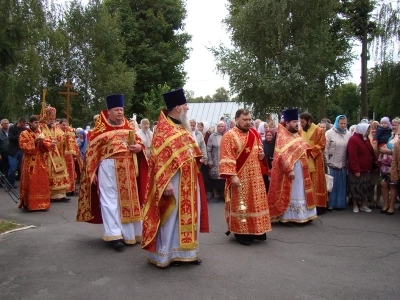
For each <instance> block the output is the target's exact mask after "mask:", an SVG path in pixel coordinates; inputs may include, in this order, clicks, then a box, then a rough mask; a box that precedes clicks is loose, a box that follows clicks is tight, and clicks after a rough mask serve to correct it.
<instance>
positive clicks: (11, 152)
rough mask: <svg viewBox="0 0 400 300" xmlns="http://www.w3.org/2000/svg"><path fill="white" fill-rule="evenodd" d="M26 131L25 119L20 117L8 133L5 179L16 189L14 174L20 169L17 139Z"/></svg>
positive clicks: (20, 153)
mask: <svg viewBox="0 0 400 300" xmlns="http://www.w3.org/2000/svg"><path fill="white" fill-rule="evenodd" d="M25 129H26V118H24V117H21V118H19V120H18V123H17V124H14V125H13V126H11V127H10V129H9V131H8V140H9V142H10V144H9V145H8V164H9V169H8V176H7V179H8V181H9V182H10V184H11V185H12V186H13V187H14V188H17V187H16V185H15V172H16V171H17V170H19V169H20V168H21V162H22V151H21V148H20V147H19V143H18V139H19V136H20V134H21V132H22V131H24V130H25Z"/></svg>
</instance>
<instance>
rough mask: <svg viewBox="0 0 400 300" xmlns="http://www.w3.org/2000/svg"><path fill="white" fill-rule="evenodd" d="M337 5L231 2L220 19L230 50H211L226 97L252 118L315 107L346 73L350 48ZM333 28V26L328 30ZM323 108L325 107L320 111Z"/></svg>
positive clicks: (233, 0)
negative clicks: (249, 108)
mask: <svg viewBox="0 0 400 300" xmlns="http://www.w3.org/2000/svg"><path fill="white" fill-rule="evenodd" d="M339 4H340V3H339V1H333V0H332V1H291V0H286V1H273V0H266V1H262V0H240V1H239V0H231V1H229V5H228V9H229V15H228V17H227V18H226V19H225V23H226V25H227V26H228V29H229V32H230V34H231V38H232V44H233V48H232V49H229V48H227V47H225V46H224V45H220V46H219V47H216V48H213V49H212V51H213V54H214V56H215V57H216V59H217V60H218V62H219V63H218V70H219V71H220V72H221V73H223V74H227V75H229V78H230V87H231V92H232V93H235V94H238V100H239V101H241V102H244V103H248V104H252V105H253V110H254V112H255V115H256V116H263V115H265V113H266V112H274V111H275V112H279V111H280V110H281V109H283V108H286V107H293V106H296V107H300V108H302V109H307V108H313V107H318V106H319V103H320V101H321V94H322V96H323V97H322V100H324V99H325V95H326V90H327V88H328V87H329V86H331V85H334V84H337V83H338V82H340V81H341V79H342V78H343V76H345V75H346V74H348V64H349V62H350V60H351V56H350V45H349V43H348V41H347V39H346V38H345V37H346V36H345V34H346V33H345V32H343V31H342V29H341V26H340V25H339V26H338V24H339V21H340V20H339V19H338V18H337V12H338V5H339ZM333 25H335V26H333ZM323 107H324V106H323Z"/></svg>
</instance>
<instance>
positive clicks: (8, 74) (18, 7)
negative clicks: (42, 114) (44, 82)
mask: <svg viewBox="0 0 400 300" xmlns="http://www.w3.org/2000/svg"><path fill="white" fill-rule="evenodd" d="M44 4H45V3H44V1H41V0H20V1H12V0H4V1H1V3H0V8H1V9H0V20H1V21H0V24H1V25H0V32H1V34H0V52H1V54H0V56H1V60H2V62H1V67H0V97H1V99H2V100H1V101H0V111H1V112H2V113H3V116H4V117H8V118H10V119H11V120H15V119H17V118H18V117H20V116H22V115H24V114H26V112H27V111H29V112H30V111H31V103H32V100H33V99H34V98H35V91H37V90H36V89H37V87H38V86H40V84H41V76H40V73H41V68H42V58H41V57H40V56H39V55H38V52H37V48H38V45H39V44H40V42H41V41H42V39H43V38H44V37H45V35H46V26H45V24H46V22H45V20H46V17H45V5H44Z"/></svg>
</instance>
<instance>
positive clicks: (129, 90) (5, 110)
mask: <svg viewBox="0 0 400 300" xmlns="http://www.w3.org/2000/svg"><path fill="white" fill-rule="evenodd" d="M185 13H186V12H185V9H184V5H183V1H178V0H167V1H161V0H160V1H142V0H135V1H128V0H124V1H123V0H121V1H119V0H118V1H114V0H106V1H102V0H90V1H89V3H88V4H87V5H85V6H84V5H83V4H82V2H81V0H73V1H72V2H68V4H66V6H61V5H59V4H57V3H56V2H52V0H18V1H17V0H4V1H1V3H0V33H1V35H0V96H1V98H2V101H1V102H0V111H1V112H2V115H3V116H4V117H8V118H9V119H11V120H15V119H17V118H18V117H19V116H21V115H25V116H29V115H30V114H33V113H36V114H37V113H39V112H40V106H41V94H42V89H44V88H45V89H47V102H48V103H49V104H51V105H52V106H54V107H56V108H57V112H58V113H57V116H59V117H62V116H63V111H64V109H65V97H64V96H61V95H59V94H58V92H59V91H61V90H65V88H64V87H63V84H65V82H66V80H67V78H70V79H71V81H72V84H73V90H74V91H76V92H78V93H79V95H78V96H74V97H73V98H72V99H71V114H72V116H73V118H74V119H73V125H74V126H84V125H86V124H88V123H89V122H90V121H91V120H92V116H93V115H94V114H96V113H98V112H99V111H100V110H101V109H104V107H105V103H104V97H105V96H106V95H107V94H110V93H122V94H124V95H125V108H126V113H127V114H130V113H132V112H133V111H135V112H136V113H139V114H143V113H145V112H148V111H149V105H150V107H152V109H151V110H150V111H151V112H153V109H158V108H159V107H160V105H161V104H162V103H163V101H162V97H161V93H163V92H165V91H166V87H167V86H168V87H173V88H176V87H179V86H183V84H184V80H185V72H184V71H183V62H184V61H185V60H186V59H187V57H188V51H189V50H188V48H187V47H186V43H187V41H189V39H190V37H189V35H187V34H186V33H184V32H183V26H184V25H183V19H184V17H185Z"/></svg>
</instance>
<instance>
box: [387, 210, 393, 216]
mask: <svg viewBox="0 0 400 300" xmlns="http://www.w3.org/2000/svg"><path fill="white" fill-rule="evenodd" d="M386 215H388V216H392V215H394V210H393V211H387V212H386Z"/></svg>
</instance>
